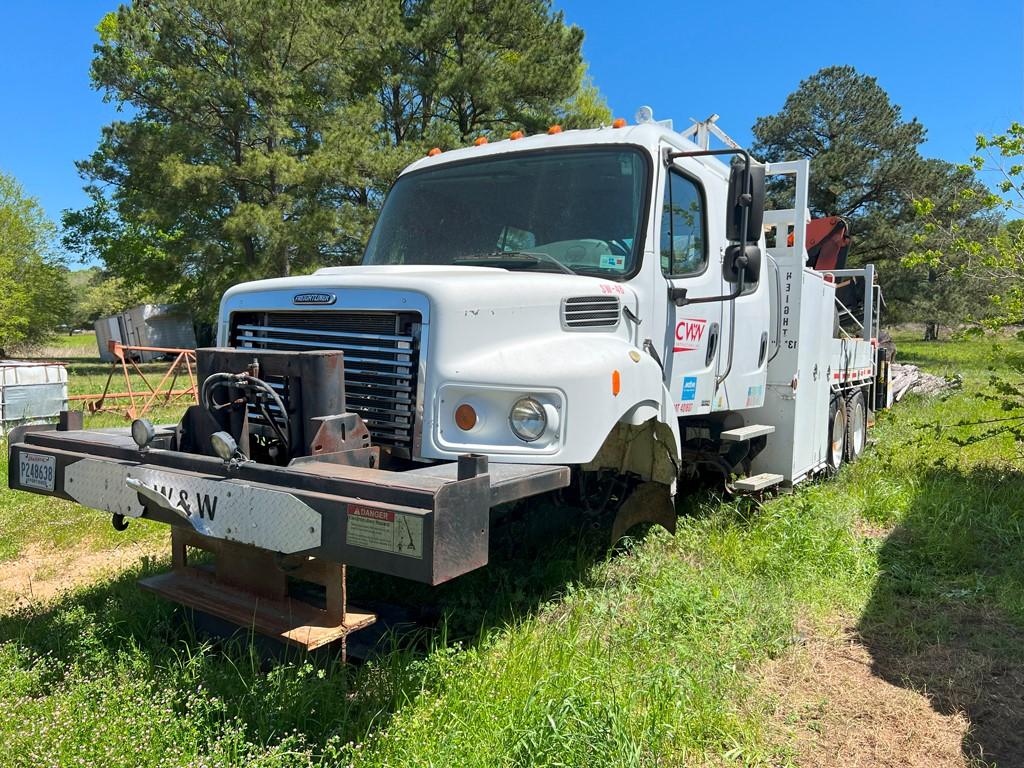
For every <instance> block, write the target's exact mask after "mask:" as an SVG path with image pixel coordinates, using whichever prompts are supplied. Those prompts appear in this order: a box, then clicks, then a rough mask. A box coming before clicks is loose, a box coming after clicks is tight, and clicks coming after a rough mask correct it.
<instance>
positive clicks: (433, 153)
mask: <svg viewBox="0 0 1024 768" xmlns="http://www.w3.org/2000/svg"><path fill="white" fill-rule="evenodd" d="M440 154H441V148H440V147H434V148H433V149H432V150H430V151H429V152H427V157H436V156H437V155H440Z"/></svg>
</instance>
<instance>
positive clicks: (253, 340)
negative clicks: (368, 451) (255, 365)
mask: <svg viewBox="0 0 1024 768" xmlns="http://www.w3.org/2000/svg"><path fill="white" fill-rule="evenodd" d="M419 322H420V318H419V315H418V314H415V313H398V312H350V311H344V310H303V311H282V312H249V313H238V314H236V315H235V316H234V317H233V318H232V336H231V339H232V342H231V343H232V344H233V345H234V346H236V347H242V348H245V349H279V350H294V351H301V350H312V349H340V350H342V351H343V352H344V353H345V399H346V402H347V404H348V408H349V410H350V411H352V412H354V413H358V414H359V415H360V416H361V417H362V418H363V421H364V422H366V426H367V428H368V429H369V430H370V434H371V436H372V437H373V441H374V443H376V444H378V445H381V446H386V447H388V448H391V449H393V452H394V453H395V455H399V456H407V457H408V456H411V455H412V444H413V429H414V426H415V419H416V401H415V398H416V390H417V377H418V374H419V338H418V327H419ZM272 383H273V384H274V386H275V389H278V392H279V394H281V395H282V399H284V400H285V402H286V403H287V397H285V393H283V392H282V389H283V386H282V385H279V384H278V383H276V382H272ZM271 415H272V416H274V417H276V414H275V413H274V411H273V410H271ZM250 418H252V419H254V420H255V421H256V422H258V423H265V419H264V418H263V417H262V415H261V414H259V413H258V412H256V413H253V414H250Z"/></svg>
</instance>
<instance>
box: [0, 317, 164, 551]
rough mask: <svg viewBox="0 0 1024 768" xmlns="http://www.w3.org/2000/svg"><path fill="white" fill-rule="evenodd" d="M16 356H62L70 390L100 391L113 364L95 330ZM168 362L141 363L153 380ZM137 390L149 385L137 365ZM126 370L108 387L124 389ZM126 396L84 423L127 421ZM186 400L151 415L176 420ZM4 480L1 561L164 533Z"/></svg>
mask: <svg viewBox="0 0 1024 768" xmlns="http://www.w3.org/2000/svg"><path fill="white" fill-rule="evenodd" d="M18 359H29V360H56V361H61V362H63V363H64V364H65V365H66V367H67V371H68V394H69V395H86V394H96V395H98V394H99V393H100V392H102V391H103V389H104V386H106V384H107V379H108V376H109V375H110V371H111V364H110V363H107V362H103V361H101V360H100V358H99V355H98V353H97V350H96V336H95V334H92V333H83V334H76V335H74V336H58V337H55V338H54V339H53V340H51V342H50V343H49V344H48V345H46V346H45V347H42V348H38V349H33V350H28V351H27V353H26V354H22V355H19V356H18ZM166 367H167V366H166V364H164V363H147V364H144V365H142V366H140V369H141V371H142V372H143V373H144V374H145V376H146V378H148V379H149V381H150V382H151V383H152V384H153V385H154V386H155V385H156V384H157V383H158V382H159V380H160V377H161V376H162V375H163V371H164V370H165V369H166ZM131 386H132V389H133V391H146V389H145V387H146V385H145V381H144V380H143V378H142V376H140V375H139V374H138V373H136V372H135V371H132V374H131ZM124 388H125V383H124V376H123V374H122V373H121V372H120V370H118V371H116V372H115V373H114V376H113V378H111V379H110V390H109V391H110V392H111V393H117V392H123V391H124ZM126 405H127V401H126V400H108V401H107V402H106V406H107V407H108V408H110V409H112V410H108V411H105V412H100V413H95V414H93V413H89V412H88V411H87V410H86V413H85V426H86V427H87V428H94V427H123V426H127V425H128V424H129V421H128V419H127V418H126V416H125V414H124V407H125V406H126ZM72 407H73V408H78V409H85V408H86V402H85V401H77V402H72ZM183 410H184V406H180V407H179V406H170V407H168V406H162V407H159V408H157V409H156V410H155V411H154V412H153V413H152V414H151V415H149V418H151V419H154V420H155V421H157V422H158V423H159V422H175V421H177V420H178V419H179V418H180V416H181V413H182V412H183ZM0 447H2V449H3V451H2V456H0V476H2V477H3V478H6V477H7V471H8V467H7V462H8V456H7V443H6V441H0ZM6 485H7V484H6V482H4V483H3V485H2V486H0V562H3V561H5V560H11V559H13V558H15V557H17V556H18V555H19V554H21V553H22V552H24V551H25V549H26V547H31V546H36V547H44V548H46V549H57V550H71V549H74V550H76V551H95V550H101V549H108V548H111V547H114V546H116V545H122V544H125V543H126V542H139V543H146V542H148V543H155V542H157V541H163V540H164V539H166V536H167V531H166V529H165V528H163V526H160V525H157V524H154V523H149V522H148V521H144V520H140V521H136V523H135V524H132V525H131V526H130V527H129V530H128V531H127V532H126V533H124V534H119V533H117V532H116V531H114V529H113V528H112V527H111V525H110V522H109V520H108V519H105V518H103V517H102V516H100V515H98V514H97V513H96V512H95V511H92V510H88V509H85V508H84V507H80V506H78V505H77V504H73V503H71V502H66V501H63V500H61V499H53V498H49V497H46V496H39V495H36V494H30V493H21V492H18V491H12V490H10V489H8V488H7V487H6Z"/></svg>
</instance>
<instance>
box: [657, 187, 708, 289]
mask: <svg viewBox="0 0 1024 768" xmlns="http://www.w3.org/2000/svg"><path fill="white" fill-rule="evenodd" d="M704 240H705V238H704V198H703V196H702V195H701V190H700V188H699V187H698V186H697V184H696V183H695V182H694V181H691V180H690V179H688V178H686V177H685V176H683V175H682V174H680V173H677V172H675V171H670V172H669V175H668V180H667V181H666V183H665V199H664V202H663V203H662V207H661V271H662V272H664V273H665V274H666V275H668V276H669V277H683V276H686V275H695V274H697V273H699V272H703V271H704V268H705V267H706V266H707V263H708V254H707V247H706V245H707V244H706V243H705V242H704Z"/></svg>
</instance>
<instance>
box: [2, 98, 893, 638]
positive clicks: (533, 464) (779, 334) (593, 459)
mask: <svg viewBox="0 0 1024 768" xmlns="http://www.w3.org/2000/svg"><path fill="white" fill-rule="evenodd" d="M709 130H711V131H713V132H717V133H718V134H719V135H720V136H723V137H724V135H723V134H721V133H720V132H718V131H717V129H716V128H715V127H714V125H713V121H706V122H705V123H700V124H696V125H695V126H694V127H693V128H691V129H690V130H688V131H686V132H685V134H681V133H678V132H676V131H674V130H672V129H671V126H670V125H669V124H667V123H658V122H655V121H653V119H651V118H650V116H649V115H644V117H643V119H642V121H641V122H639V123H638V124H634V125H628V126H627V125H623V124H622V121H617V123H616V124H615V126H612V127H606V128H600V129H596V130H578V131H553V132H550V133H549V134H546V135H538V136H530V137H516V138H510V139H507V140H503V141H495V142H491V143H484V144H482V145H479V146H474V147H472V148H467V149H459V150H455V151H449V152H443V153H440V152H437V151H432V153H431V155H430V156H428V157H426V158H424V159H422V160H420V161H418V162H416V163H414V164H413V165H411V166H410V167H409V168H407V169H406V170H405V171H404V172H403V173H402V175H401V176H400V178H399V179H398V181H397V183H396V184H395V186H394V187H393V189H392V190H391V192H390V194H389V195H388V197H387V200H386V202H385V204H384V206H383V209H382V211H381V214H380V218H379V220H378V223H377V225H376V228H375V229H374V232H373V235H372V237H371V238H370V241H369V244H368V246H367V249H366V254H365V257H364V259H363V263H362V265H361V266H354V267H334V268H328V269H321V270H320V271H318V272H316V273H315V274H312V275H308V276H303V277H291V278H282V279H273V280H263V281H258V282H253V283H246V284H243V285H239V286H236V287H234V288H232V289H230V290H229V291H228V292H227V294H226V295H225V296H224V298H223V301H222V303H221V307H220V315H219V327H218V346H217V347H216V348H211V349H206V350H199V351H198V354H197V359H198V363H197V364H198V368H199V380H200V381H202V382H203V384H202V386H201V391H200V393H199V394H200V398H199V399H200V403H199V404H198V405H196V406H193V407H191V408H190V409H189V411H188V412H187V413H186V414H185V416H184V418H183V419H182V421H181V423H180V424H178V425H175V426H170V427H154V426H153V425H151V424H149V423H148V422H146V421H144V420H139V421H136V422H135V423H134V424H133V425H132V428H131V430H82V429H81V424H80V423H76V422H78V419H76V414H73V413H68V414H64V415H63V418H62V423H61V425H60V427H59V428H58V429H52V428H37V427H32V428H24V429H21V430H19V431H18V433H17V434H16V435H13V436H12V439H11V441H10V445H9V450H10V454H11V456H10V458H11V462H10V467H11V469H10V477H9V481H10V485H11V487H13V488H18V489H21V490H26V491H31V492H35V493H42V494H50V495H55V496H60V497H63V498H68V499H73V500H75V501H78V502H80V503H82V504H84V505H86V506H89V507H93V508H95V509H98V510H103V511H105V512H107V513H110V514H111V515H112V516H113V522H114V524H115V527H118V528H123V527H124V526H125V525H127V521H128V520H130V519H131V518H137V517H145V518H151V519H156V520H160V521H163V522H166V523H169V524H171V526H172V541H173V553H174V567H173V569H172V571H170V572H169V573H166V574H161V575H158V576H155V577H151V578H149V579H146V580H144V581H143V586H144V587H147V588H149V589H152V590H153V591H155V592H158V593H160V594H162V595H164V596H166V597H169V598H171V599H174V600H177V601H179V602H181V603H184V604H186V605H189V606H192V607H194V608H197V609H200V610H203V611H206V612H208V613H212V614H214V615H217V616H219V617H222V618H225V619H228V620H231V621H236V622H237V623H239V624H242V625H245V626H252V627H254V628H255V629H257V630H259V631H262V632H264V633H267V634H270V635H273V636H277V637H279V638H281V639H284V640H287V641H290V642H293V643H298V644H300V645H303V646H305V647H316V646H318V645H322V644H325V643H328V642H332V641H335V640H339V639H342V640H343V638H344V637H345V635H346V634H348V633H349V632H351V631H353V630H355V629H359V628H361V627H364V626H366V625H367V624H369V623H371V622H372V621H373V620H374V616H373V614H371V613H368V612H365V611H360V610H358V609H355V608H353V607H351V606H348V605H347V603H346V600H345V590H344V577H345V571H344V569H345V565H351V566H353V567H359V568H363V569H368V570H371V571H378V572H383V573H388V574H392V575H396V576H400V577H405V578H409V579H414V580H418V581H423V582H427V583H430V584H437V583H440V582H443V581H446V580H448V579H451V578H453V577H455V576H458V575H459V574H461V573H465V572H466V571H469V570H471V569H474V568H477V567H480V566H482V565H484V564H486V562H487V555H488V533H489V525H490V510H491V509H492V508H493V507H496V506H498V505H501V504H503V503H505V502H509V501H513V500H517V499H521V498H525V497H528V496H532V495H535V494H539V493H544V492H548V491H552V490H556V489H559V488H564V487H566V486H569V485H570V484H573V485H574V486H576V487H578V488H582V489H584V494H585V495H586V493H590V494H591V495H593V494H595V493H596V495H597V496H602V495H603V498H605V499H609V498H610V499H613V500H618V502H616V503H620V505H619V509H618V513H617V517H616V519H615V523H614V526H613V527H614V530H615V533H616V535H618V534H619V533H621V532H623V531H625V530H627V529H628V528H629V527H631V526H632V525H633V524H635V523H637V522H641V521H651V522H658V523H661V524H662V525H665V526H666V527H668V528H670V529H671V528H673V527H674V523H675V512H674V509H673V505H672V498H673V495H674V494H675V493H676V491H677V489H679V488H683V487H685V486H686V485H687V484H689V483H691V482H692V480H693V478H694V477H695V476H696V475H697V474H698V472H700V471H703V472H706V471H709V470H710V471H712V472H717V473H719V474H720V476H721V478H722V480H723V482H724V483H725V484H726V486H727V487H728V488H729V489H730V490H747V491H756V490H761V489H763V488H767V487H770V486H773V485H778V484H794V483H798V482H800V481H801V480H804V479H806V478H808V477H811V476H812V475H815V474H816V473H819V472H823V471H827V470H829V469H832V470H834V469H836V468H838V466H839V465H840V463H841V462H842V461H843V460H844V459H846V460H849V459H855V458H856V457H857V456H858V455H859V454H860V452H861V451H862V450H863V449H864V445H865V437H866V430H867V425H868V421H869V418H870V413H871V412H872V411H873V410H875V409H876V408H880V407H885V406H886V405H887V404H888V393H887V380H886V366H885V364H884V353H880V352H879V350H878V348H877V342H876V335H877V333H876V329H877V322H878V308H879V305H880V295H879V293H878V289H877V287H876V286H875V284H874V275H873V271H872V268H871V267H870V266H869V267H865V268H862V269H857V270H848V269H842V268H840V267H842V264H839V265H838V266H837V265H836V263H835V261H834V260H833V262H832V264H831V266H832V268H831V269H828V270H825V269H822V266H823V265H822V264H816V265H814V266H817V267H818V268H813V266H809V256H808V243H807V242H806V240H807V237H808V232H809V231H811V230H809V229H808V226H807V225H808V221H809V218H808V214H807V182H808V164H807V162H806V161H796V162H787V163H772V164H767V165H763V164H759V163H757V162H756V161H754V160H752V159H751V158H750V157H749V155H748V154H747V153H746V152H744V151H743V150H741V149H739V148H727V149H723V150H710V149H708V148H707V147H708V138H707V137H708V134H709ZM766 177H767V178H768V179H773V178H774V179H778V178H780V177H781V178H785V179H786V180H788V188H789V190H790V192H791V194H792V197H793V199H794V201H795V206H794V208H792V209H787V210H769V211H765V210H764V200H765V179H766ZM837 285H838V286H841V287H843V288H844V289H845V291H846V294H847V295H849V294H850V293H851V289H852V291H853V293H854V294H857V298H858V301H857V302H856V303H857V304H858V305H859V306H858V307H856V308H855V309H851V308H850V307H848V306H846V305H843V304H837V301H836V289H837ZM848 303H849V304H852V303H853V302H850V301H849V299H848ZM840 315H841V316H842V320H843V322H839V321H837V316H840ZM586 489H589V491H587V490H586ZM195 548H198V549H204V550H209V551H212V552H213V553H214V560H215V563H216V565H215V568H214V571H213V573H210V572H209V570H208V569H204V568H201V567H197V566H195V565H194V564H193V563H192V562H190V559H189V555H190V553H191V550H192V549H195ZM296 578H298V579H301V580H305V581H309V582H315V583H319V584H321V585H323V586H324V599H323V602H322V603H317V602H316V601H314V602H313V603H309V602H304V601H302V600H299V599H298V598H297V597H295V596H294V594H293V593H292V591H291V590H292V586H291V585H292V582H293V581H294V580H295V579H296Z"/></svg>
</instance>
